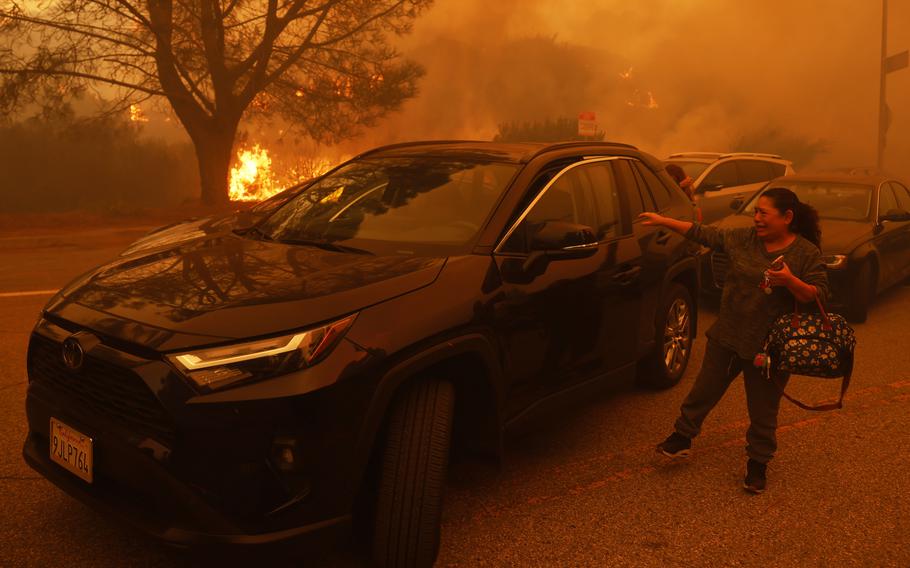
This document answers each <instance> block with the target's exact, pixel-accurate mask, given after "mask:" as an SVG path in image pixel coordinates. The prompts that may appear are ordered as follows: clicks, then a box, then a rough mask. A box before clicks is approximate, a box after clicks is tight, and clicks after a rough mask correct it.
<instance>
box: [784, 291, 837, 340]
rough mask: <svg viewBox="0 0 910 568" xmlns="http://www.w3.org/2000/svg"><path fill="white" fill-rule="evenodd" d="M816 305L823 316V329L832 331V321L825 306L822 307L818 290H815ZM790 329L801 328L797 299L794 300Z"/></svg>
mask: <svg viewBox="0 0 910 568" xmlns="http://www.w3.org/2000/svg"><path fill="white" fill-rule="evenodd" d="M815 305H816V306H818V311H819V312H821V314H822V321H823V323H822V328H824V329H827V330H829V331H830V330H831V329H833V327H832V326H831V319H830V318H829V317H828V312H827V311H826V310H825V306H823V305H822V300H821V298H819V297H818V289H817V288H816V290H815ZM790 327H792V328H794V329H796V328H797V327H799V302H798V301H797V300H796V298H793V315H792V316H790Z"/></svg>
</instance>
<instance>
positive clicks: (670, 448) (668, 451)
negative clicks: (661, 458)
mask: <svg viewBox="0 0 910 568" xmlns="http://www.w3.org/2000/svg"><path fill="white" fill-rule="evenodd" d="M691 448H692V439H691V438H686V437H685V436H683V435H682V434H680V433H679V432H673V433H672V434H670V435H669V436H668V437H667V439H666V440H664V441H663V442H661V443H659V444H657V452H658V453H660V454H663V455H665V456H667V457H668V458H687V457H689V453H690V451H689V450H690V449H691Z"/></svg>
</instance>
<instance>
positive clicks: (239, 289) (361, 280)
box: [46, 232, 445, 351]
mask: <svg viewBox="0 0 910 568" xmlns="http://www.w3.org/2000/svg"><path fill="white" fill-rule="evenodd" d="M444 264H445V257H426V256H413V255H401V254H397V255H385V256H372V255H368V254H356V253H350V252H336V251H327V250H324V249H320V248H317V247H311V246H294V245H285V244H280V243H273V242H266V241H258V240H251V239H246V238H242V237H240V236H237V235H235V234H233V233H230V232H228V233H227V234H223V235H218V236H213V237H210V238H204V239H200V240H196V241H191V242H186V243H183V244H181V245H174V246H171V247H168V248H166V249H163V250H156V251H154V252H148V253H147V254H135V255H133V256H130V257H128V258H121V259H119V260H117V261H114V262H112V263H110V264H108V265H105V266H102V267H100V268H98V269H96V270H95V271H93V272H91V273H89V274H87V275H85V276H83V277H81V278H80V279H78V280H76V281H74V282H73V283H72V284H70V285H69V286H67V287H66V288H64V289H63V290H62V291H61V293H60V294H58V296H57V297H55V298H54V299H52V300H51V302H50V303H49V304H48V307H47V308H46V311H47V313H49V314H50V315H51V316H59V317H61V318H63V319H66V320H69V321H72V322H74V323H77V324H79V325H82V326H85V327H88V328H90V329H94V330H95V331H98V332H100V333H104V334H107V335H111V336H114V337H116V338H118V339H121V340H124V341H128V342H132V343H135V344H138V345H142V346H144V347H149V348H152V349H156V350H159V351H167V350H172V349H185V348H190V347H195V346H200V345H205V344H212V343H217V342H219V341H227V340H234V339H243V338H250V337H257V336H262V335H268V334H273V333H281V332H284V331H288V330H293V329H299V328H304V327H307V326H310V325H313V324H316V323H319V322H323V321H327V320H331V319H334V318H336V317H339V316H342V315H345V314H349V313H353V312H356V311H358V310H361V309H363V308H365V307H368V306H370V305H373V304H376V303H379V302H383V301H385V300H388V299H391V298H394V297H396V296H400V295H402V294H406V293H408V292H411V291H413V290H416V289H418V288H421V287H424V286H427V285H429V284H431V283H432V282H433V281H434V280H435V279H436V276H437V275H438V274H439V271H440V270H441V269H442V267H443V265H444Z"/></svg>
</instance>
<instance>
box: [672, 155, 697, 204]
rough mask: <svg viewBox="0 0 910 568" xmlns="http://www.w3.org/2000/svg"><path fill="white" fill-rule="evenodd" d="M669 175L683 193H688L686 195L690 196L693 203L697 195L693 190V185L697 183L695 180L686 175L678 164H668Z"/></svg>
mask: <svg viewBox="0 0 910 568" xmlns="http://www.w3.org/2000/svg"><path fill="white" fill-rule="evenodd" d="M667 173H668V174H670V177H671V178H673V181H675V182H676V185H678V186H679V187H680V188H681V189H682V190H683V191H685V192H686V195H688V196H689V199H690V200H691V201H694V200H695V193H694V192H693V189H692V184H693V183H694V182H695V180H694V179H692V178H691V177H689V176H687V175H686V172H685V171H684V170H683V169H682V168H681V167H679V166H678V165H676V164H667Z"/></svg>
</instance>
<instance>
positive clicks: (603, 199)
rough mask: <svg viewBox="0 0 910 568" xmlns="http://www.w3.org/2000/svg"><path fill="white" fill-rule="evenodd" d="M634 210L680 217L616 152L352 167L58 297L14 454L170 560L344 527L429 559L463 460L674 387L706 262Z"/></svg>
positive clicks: (422, 156)
mask: <svg viewBox="0 0 910 568" xmlns="http://www.w3.org/2000/svg"><path fill="white" fill-rule="evenodd" d="M644 209H647V210H658V211H661V212H663V213H664V214H665V215H670V216H673V217H677V218H689V219H691V218H692V217H693V209H692V205H691V203H690V202H689V201H688V199H687V197H686V196H685V194H683V193H682V191H681V190H680V189H679V188H678V187H677V186H676V185H675V184H674V183H673V181H672V180H671V179H670V178H669V177H668V176H667V174H666V173H665V171H664V170H663V168H662V165H661V163H660V162H659V161H657V160H655V159H654V158H652V157H651V156H649V155H647V154H645V153H643V152H641V151H639V150H637V149H636V148H634V147H632V146H628V145H623V144H610V143H596V144H595V143H565V144H553V145H545V144H520V145H519V144H516V145H507V144H493V143H481V142H433V143H413V144H403V145H396V146H389V147H384V148H380V149H377V150H374V151H371V152H367V153H365V154H363V155H361V156H358V157H357V158H354V159H353V160H351V161H349V162H347V163H345V164H342V165H341V166H339V167H338V168H337V169H335V170H334V171H332V172H330V173H328V174H326V175H325V176H324V177H322V178H320V179H319V180H317V181H316V182H314V183H312V184H310V185H309V186H307V187H306V188H305V189H304V190H303V191H301V192H299V193H297V194H296V195H294V196H293V197H291V199H289V200H288V201H287V202H285V203H284V204H283V205H281V206H280V207H279V208H278V209H277V210H276V211H274V212H272V213H271V214H269V215H268V216H267V217H266V218H264V219H263V220H261V221H260V222H259V223H257V224H256V225H255V226H253V227H251V228H246V229H237V228H235V229H234V230H231V229H230V228H228V229H226V230H225V231H223V232H221V233H217V232H215V233H207V234H204V235H202V236H199V237H198V238H195V239H191V240H186V241H181V242H176V243H175V242H161V243H159V244H158V245H155V244H154V243H151V244H150V246H148V247H145V248H142V249H137V250H135V252H133V253H131V254H127V255H125V256H123V257H121V258H118V259H117V260H114V261H112V262H111V263H109V264H107V265H105V266H101V267H99V268H97V269H96V270H94V271H92V272H90V273H88V274H86V275H85V276H82V277H80V278H79V279H77V280H76V281H74V282H72V283H71V284H69V285H68V286H66V287H65V288H64V289H63V290H62V291H61V292H60V293H58V294H57V295H56V296H55V297H54V298H52V299H51V301H50V302H49V303H48V305H47V306H46V307H45V309H44V311H43V313H42V314H41V317H40V320H39V321H38V323H37V325H36V326H35V329H34V331H33V333H32V335H31V339H30V344H29V350H28V377H29V386H28V395H27V402H26V410H27V416H28V425H29V434H28V438H27V440H26V442H25V447H24V455H25V459H26V461H27V462H28V463H29V464H30V465H31V466H32V467H33V468H34V469H35V470H37V471H38V472H40V473H41V474H42V475H44V476H45V477H46V478H48V479H50V480H51V481H53V482H54V483H55V484H57V485H58V486H60V487H62V488H63V489H64V490H65V491H67V492H68V493H70V494H71V495H73V496H75V497H77V498H79V499H82V500H84V501H86V502H87V503H89V504H91V505H93V506H95V507H97V508H98V509H100V510H101V511H103V512H104V513H106V514H112V515H115V516H117V517H119V518H121V519H123V520H124V521H126V522H129V523H131V524H133V525H134V526H137V527H139V528H140V529H142V530H144V531H146V532H148V533H150V534H152V535H155V536H157V537H160V538H162V539H164V540H166V541H170V542H174V543H180V544H185V545H190V544H196V543H236V544H259V543H268V542H275V541H283V540H287V539H293V538H298V537H300V538H303V537H307V536H313V535H321V534H324V532H325V531H329V530H332V529H339V528H344V527H346V526H347V525H349V524H350V522H351V520H352V519H353V518H355V517H356V518H358V519H360V520H362V521H365V522H364V525H366V526H369V527H372V528H371V530H370V531H369V532H370V534H371V537H369V540H370V541H371V546H372V551H373V557H374V560H375V562H376V563H377V564H379V565H384V566H426V565H429V564H432V562H433V561H434V559H435V557H436V554H437V549H438V544H439V526H440V511H441V506H442V496H443V489H444V486H445V483H444V482H445V475H446V467H447V460H448V455H449V451H450V446H451V445H452V444H453V443H454V444H457V445H459V446H462V445H463V446H466V447H470V448H476V449H488V450H494V451H495V450H497V449H498V448H499V447H500V441H501V438H502V436H503V432H504V431H505V430H506V429H507V428H509V427H510V426H512V425H515V424H517V423H519V422H521V421H523V420H525V419H527V418H528V417H531V416H534V415H535V414H536V412H537V411H538V410H540V409H543V408H547V407H550V406H552V405H553V404H556V403H557V402H562V401H564V400H565V399H566V398H567V397H584V396H585V395H587V394H588V393H590V392H591V389H593V388H599V387H600V386H602V385H605V384H611V383H617V382H622V381H625V380H628V379H633V378H635V377H636V376H637V377H638V379H639V380H640V381H642V382H645V383H647V384H650V385H652V386H655V387H669V386H672V385H674V384H676V383H677V382H678V381H679V379H680V377H681V376H682V374H683V371H684V370H685V368H686V365H687V363H688V360H689V356H690V353H691V347H692V340H693V337H694V334H695V327H696V313H697V312H696V305H695V297H696V292H697V289H698V281H697V279H698V276H697V267H696V260H695V253H696V250H695V249H697V247H694V246H693V245H692V244H690V243H689V242H687V241H685V240H684V239H683V238H682V237H681V236H679V235H677V234H675V233H671V232H668V231H667V230H665V229H661V228H657V227H647V226H644V225H643V224H642V223H641V222H639V221H638V219H637V213H638V212H640V211H642V210H644ZM228 226H229V227H230V226H231V225H228Z"/></svg>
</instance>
